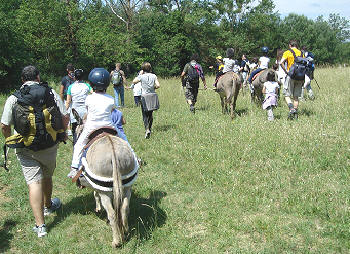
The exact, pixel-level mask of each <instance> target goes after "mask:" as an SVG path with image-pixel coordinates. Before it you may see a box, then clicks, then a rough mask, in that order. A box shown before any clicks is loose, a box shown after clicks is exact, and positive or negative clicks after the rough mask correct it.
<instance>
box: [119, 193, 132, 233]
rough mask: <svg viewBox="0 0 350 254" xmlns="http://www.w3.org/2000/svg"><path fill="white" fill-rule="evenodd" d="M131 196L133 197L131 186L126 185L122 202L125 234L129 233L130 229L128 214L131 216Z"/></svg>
mask: <svg viewBox="0 0 350 254" xmlns="http://www.w3.org/2000/svg"><path fill="white" fill-rule="evenodd" d="M130 197H131V187H125V188H124V198H123V204H122V208H121V216H122V223H123V228H124V234H127V233H128V231H129V224H128V216H129V204H130Z"/></svg>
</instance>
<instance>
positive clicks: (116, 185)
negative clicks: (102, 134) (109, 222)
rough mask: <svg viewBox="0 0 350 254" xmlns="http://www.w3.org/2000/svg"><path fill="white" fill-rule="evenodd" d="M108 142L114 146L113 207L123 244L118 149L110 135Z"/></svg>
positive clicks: (121, 191) (121, 193) (121, 192)
mask: <svg viewBox="0 0 350 254" xmlns="http://www.w3.org/2000/svg"><path fill="white" fill-rule="evenodd" d="M107 137H108V140H109V141H110V143H111V146H112V167H113V206H114V211H115V216H116V217H115V219H116V224H117V226H118V228H119V232H120V233H121V238H122V239H120V240H121V241H120V242H122V241H123V237H124V232H123V226H122V217H121V207H122V202H123V185H122V176H121V174H120V168H119V167H120V161H119V159H118V158H117V155H116V147H115V143H114V142H113V140H112V138H111V137H110V135H107Z"/></svg>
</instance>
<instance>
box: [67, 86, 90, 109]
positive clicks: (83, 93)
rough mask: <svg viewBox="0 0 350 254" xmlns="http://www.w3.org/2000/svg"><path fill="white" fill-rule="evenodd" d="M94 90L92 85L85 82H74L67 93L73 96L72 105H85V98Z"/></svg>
mask: <svg viewBox="0 0 350 254" xmlns="http://www.w3.org/2000/svg"><path fill="white" fill-rule="evenodd" d="M91 90H92V88H91V86H90V85H89V84H87V83H84V82H78V81H76V82H74V83H73V84H71V85H70V86H69V87H68V90H67V94H68V95H71V96H72V107H73V108H75V107H79V106H84V104H85V99H86V97H87V96H88V95H89V93H90V91H91Z"/></svg>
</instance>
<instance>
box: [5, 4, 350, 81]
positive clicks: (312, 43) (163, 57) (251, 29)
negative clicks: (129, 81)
mask: <svg viewBox="0 0 350 254" xmlns="http://www.w3.org/2000/svg"><path fill="white" fill-rule="evenodd" d="M349 28H350V23H349V20H347V19H345V18H344V17H341V16H339V15H338V14H331V15H330V16H329V17H327V19H326V18H324V17H323V16H319V17H318V18H317V19H315V20H311V19H308V18H307V17H306V16H303V15H297V14H289V15H288V16H286V17H281V15H280V14H279V13H276V12H274V3H273V0H260V1H258V2H257V3H256V1H252V0H233V1H229V0H194V1H192V0H175V1H174V0H29V1H27V0H4V1H1V2H0V50H1V54H0V82H1V86H2V87H3V88H4V87H14V86H17V85H18V84H19V83H20V79H19V76H20V71H21V69H22V68H23V67H24V66H26V65H28V64H35V65H36V66H37V67H38V68H39V69H40V71H41V73H42V74H43V75H44V77H45V78H49V77H58V76H62V75H64V74H65V68H66V65H67V63H73V64H74V65H75V66H76V67H78V68H82V69H84V70H90V69H91V68H93V67H95V66H103V67H105V68H107V69H108V70H111V69H112V68H113V65H114V63H115V62H116V61H118V62H121V63H122V64H123V69H124V70H125V71H126V73H127V75H132V74H134V73H135V72H136V71H137V70H138V69H139V67H140V64H141V63H142V62H144V61H148V62H150V63H151V64H152V66H153V71H154V72H155V73H156V74H157V75H159V76H163V77H168V76H177V75H179V74H180V73H181V70H182V68H183V66H184V65H185V63H186V62H188V61H189V57H190V56H191V54H192V53H194V52H197V53H199V55H200V58H201V64H202V65H203V67H204V68H206V66H209V65H212V64H213V63H214V62H215V57H216V56H217V55H223V54H224V52H225V50H226V48H228V47H233V48H234V49H235V54H236V58H237V59H239V58H240V57H241V55H242V54H246V55H247V56H248V58H251V57H255V56H259V54H260V48H261V47H262V46H268V47H269V48H270V56H271V57H275V55H276V51H277V49H279V48H281V49H286V47H287V44H288V41H289V40H290V39H296V40H298V41H299V43H300V45H306V46H307V47H308V48H309V49H310V50H311V51H312V52H313V53H314V55H315V58H316V62H317V63H318V64H327V63H328V64H336V63H345V62H349V59H350V43H349V39H350V30H349Z"/></svg>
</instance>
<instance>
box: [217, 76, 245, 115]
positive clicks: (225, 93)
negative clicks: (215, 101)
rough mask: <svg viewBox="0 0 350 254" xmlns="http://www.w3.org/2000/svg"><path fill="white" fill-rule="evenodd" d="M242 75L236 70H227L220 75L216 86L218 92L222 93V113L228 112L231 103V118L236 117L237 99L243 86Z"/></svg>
mask: <svg viewBox="0 0 350 254" xmlns="http://www.w3.org/2000/svg"><path fill="white" fill-rule="evenodd" d="M242 83H243V81H242V77H241V76H240V75H239V74H237V73H234V72H226V73H225V74H224V75H222V76H221V77H220V79H219V80H218V83H217V86H216V92H217V93H218V94H219V95H220V100H221V108H222V113H223V114H225V113H228V106H227V104H230V111H231V119H232V120H233V118H234V117H235V109H236V101H237V97H238V93H239V90H240V88H241V86H242Z"/></svg>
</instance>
